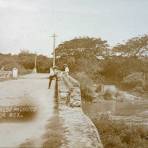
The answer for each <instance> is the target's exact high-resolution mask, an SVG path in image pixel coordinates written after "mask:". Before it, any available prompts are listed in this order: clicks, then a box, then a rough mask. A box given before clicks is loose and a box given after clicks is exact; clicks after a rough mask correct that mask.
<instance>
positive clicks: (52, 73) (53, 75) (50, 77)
mask: <svg viewBox="0 0 148 148" xmlns="http://www.w3.org/2000/svg"><path fill="white" fill-rule="evenodd" d="M54 77H55V72H54V70H53V68H50V73H49V85H48V89H49V88H50V86H51V82H52V80H53V79H54Z"/></svg>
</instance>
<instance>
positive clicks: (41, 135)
mask: <svg viewBox="0 0 148 148" xmlns="http://www.w3.org/2000/svg"><path fill="white" fill-rule="evenodd" d="M23 105H25V106H27V105H28V106H29V105H31V106H34V107H36V109H37V112H36V114H35V116H34V118H33V117H32V118H31V119H28V120H27V121H23V122H21V120H22V119H19V118H18V119H17V120H16V121H14V120H13V122H12V121H11V120H10V121H9V120H8V121H7V120H4V121H2V120H3V117H2V116H1V115H0V147H20V148H23V147H26V148H28V147H32V148H34V147H37V148H38V147H40V148H58V147H61V148H103V146H102V143H101V141H100V137H99V134H98V132H97V129H96V127H95V126H94V124H93V123H92V122H91V120H90V119H89V118H88V117H87V116H86V115H85V114H84V113H83V111H82V108H81V92H80V84H79V83H78V82H77V81H76V80H75V79H74V78H72V77H71V76H67V75H65V74H62V73H60V74H59V76H58V79H57V80H53V81H52V85H51V88H50V89H48V74H29V75H25V76H21V77H19V79H18V80H9V81H4V82H0V106H1V107H8V106H23ZM0 113H1V112H0Z"/></svg>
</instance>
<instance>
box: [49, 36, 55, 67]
mask: <svg viewBox="0 0 148 148" xmlns="http://www.w3.org/2000/svg"><path fill="white" fill-rule="evenodd" d="M50 37H52V38H53V67H55V65H56V52H55V46H56V45H55V44H56V37H57V35H56V34H55V33H54V34H53V35H52V36H50Z"/></svg>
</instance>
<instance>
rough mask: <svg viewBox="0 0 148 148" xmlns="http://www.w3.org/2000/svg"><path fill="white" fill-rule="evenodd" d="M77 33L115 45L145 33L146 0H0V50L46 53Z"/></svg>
mask: <svg viewBox="0 0 148 148" xmlns="http://www.w3.org/2000/svg"><path fill="white" fill-rule="evenodd" d="M53 32H56V33H57V35H58V38H57V44H59V43H61V42H63V41H65V40H69V39H72V38H74V37H76V36H90V37H101V38H103V39H105V40H107V41H108V43H109V44H111V45H114V44H116V43H118V42H122V41H123V40H127V39H129V38H131V37H135V36H138V35H142V34H146V33H148V0H0V52H13V53H16V52H18V51H19V50H20V49H30V50H32V51H33V52H34V51H37V52H38V53H44V54H48V53H50V52H51V51H52V39H51V38H50V37H49V36H50V35H52V34H53Z"/></svg>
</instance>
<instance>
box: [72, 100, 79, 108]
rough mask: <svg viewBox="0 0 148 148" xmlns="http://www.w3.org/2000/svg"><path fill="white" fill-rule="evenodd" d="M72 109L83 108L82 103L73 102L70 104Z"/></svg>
mask: <svg viewBox="0 0 148 148" xmlns="http://www.w3.org/2000/svg"><path fill="white" fill-rule="evenodd" d="M70 106H71V107H81V101H72V102H70Z"/></svg>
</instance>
